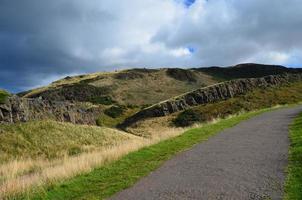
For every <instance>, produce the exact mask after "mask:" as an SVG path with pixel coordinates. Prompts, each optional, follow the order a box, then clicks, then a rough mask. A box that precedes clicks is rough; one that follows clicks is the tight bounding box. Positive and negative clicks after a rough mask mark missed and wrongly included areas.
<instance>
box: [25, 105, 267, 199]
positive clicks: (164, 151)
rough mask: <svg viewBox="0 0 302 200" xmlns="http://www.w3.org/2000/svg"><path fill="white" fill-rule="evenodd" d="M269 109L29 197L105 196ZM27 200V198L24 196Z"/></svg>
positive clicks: (191, 132) (193, 133)
mask: <svg viewBox="0 0 302 200" xmlns="http://www.w3.org/2000/svg"><path fill="white" fill-rule="evenodd" d="M265 111H267V109H266V110H261V111H257V112H250V113H245V114H242V115H239V116H236V117H233V118H229V119H224V120H221V121H219V122H218V123H215V124H206V125H204V126H203V127H200V128H194V129H191V130H188V131H186V132H185V133H184V134H182V135H180V136H178V137H175V138H172V139H169V140H165V141H163V142H160V143H158V144H155V145H152V146H150V147H146V148H143V149H141V150H139V151H136V152H133V153H130V154H128V155H126V156H124V157H123V158H122V159H120V160H118V161H116V162H114V163H111V164H107V165H105V166H103V167H101V168H97V169H95V170H93V171H92V172H90V173H87V174H82V175H80V176H76V177H74V178H72V179H69V180H66V181H63V182H60V183H57V184H54V185H51V186H49V187H47V188H46V189H44V190H43V191H41V190H40V191H39V192H37V193H35V194H31V195H34V196H31V197H30V198H29V197H28V199H56V200H60V199H64V200H65V199H81V200H82V199H104V198H107V197H110V196H111V195H113V194H115V193H116V192H118V191H121V190H123V189H125V188H128V187H130V186H132V185H133V184H134V183H135V182H136V181H138V180H139V179H140V178H142V177H144V176H146V175H148V174H149V173H150V172H151V171H153V170H155V169H156V168H158V167H159V166H160V165H161V164H162V163H163V162H164V161H166V160H168V159H170V158H171V157H172V156H174V155H175V154H177V153H179V152H181V151H184V150H186V149H188V148H191V147H192V146H193V145H195V144H197V143H200V142H203V141H205V140H207V139H208V138H209V137H211V136H213V135H215V134H217V133H219V132H220V131H222V130H224V129H226V128H230V127H233V126H235V125H237V124H238V123H239V122H241V121H243V120H246V119H249V118H251V117H253V116H255V115H257V114H260V113H263V112H265ZM23 199H26V198H23Z"/></svg>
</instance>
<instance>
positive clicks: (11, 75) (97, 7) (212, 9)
mask: <svg viewBox="0 0 302 200" xmlns="http://www.w3.org/2000/svg"><path fill="white" fill-rule="evenodd" d="M301 10H302V2H301V1H299V0H291V1H284V0H275V1H267V0H246V1H240V0H215V1H206V0H196V1H191V0H190V1H187V0H186V1H184V0H165V1H162V0H131V1H121V0H111V1H103V0H89V1H83V0H53V1H41V0H26V1H16V0H1V1H0V87H4V88H7V89H9V90H11V91H20V90H24V89H28V88H31V87H34V86H38V85H41V84H47V83H49V82H51V81H52V80H55V79H57V78H59V77H62V76H66V75H70V74H79V73H89V72H94V71H104V70H106V71H109V70H113V69H118V68H123V67H129V66H130V67H132V66H136V67H150V66H153V67H160V66H171V67H172V66H205V65H229V64H234V63H238V62H245V61H251V62H266V63H275V64H289V65H299V64H301V57H302V56H301V55H302V53H301V50H302V41H301V40H300V36H301V34H302V20H301V19H302V14H301Z"/></svg>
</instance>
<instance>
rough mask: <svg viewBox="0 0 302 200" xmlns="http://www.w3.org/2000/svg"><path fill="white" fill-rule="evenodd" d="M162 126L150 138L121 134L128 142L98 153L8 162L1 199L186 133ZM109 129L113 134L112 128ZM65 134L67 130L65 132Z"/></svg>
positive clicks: (0, 170) (3, 170) (0, 183)
mask: <svg viewBox="0 0 302 200" xmlns="http://www.w3.org/2000/svg"><path fill="white" fill-rule="evenodd" d="M37 123H38V122H37ZM52 123H53V122H52ZM59 124H61V125H64V124H62V123H59ZM31 126H32V125H31ZM67 126H70V125H67ZM157 126H158V125H157ZM158 127H159V128H158V129H156V130H157V133H156V134H152V135H149V137H137V136H134V135H131V134H127V133H123V132H120V131H118V132H120V133H119V134H121V135H123V136H122V137H123V138H124V139H125V135H127V136H128V139H126V140H124V141H118V142H117V141H115V142H112V144H111V145H106V146H104V147H99V148H98V149H97V150H94V151H89V152H82V153H81V154H78V155H75V156H68V155H67V154H65V156H64V157H59V158H55V159H42V158H38V157H36V158H35V159H32V158H25V159H16V160H11V161H9V162H6V163H4V164H2V165H0V176H1V179H0V199H4V198H8V199H9V198H12V197H13V196H16V195H18V194H20V193H22V194H25V193H30V192H32V190H33V189H39V187H41V186H44V185H47V184H51V183H54V182H57V181H60V180H63V179H66V178H70V177H73V176H75V175H78V174H81V173H84V172H89V171H91V170H92V169H94V168H95V167H99V166H102V165H104V164H106V163H109V162H112V161H115V160H117V159H119V158H120V157H121V156H123V155H126V154H128V153H129V152H133V151H136V150H138V149H140V148H142V147H146V146H149V145H152V144H155V143H158V142H160V141H163V140H166V139H168V138H172V137H175V136H178V135H180V134H181V133H182V132H184V130H185V129H181V128H170V127H162V128H161V127H160V126H158ZM153 128H154V127H153ZM106 130H108V131H111V130H112V129H106ZM64 131H66V130H65V129H64ZM111 134H114V132H111ZM111 139H112V138H111Z"/></svg>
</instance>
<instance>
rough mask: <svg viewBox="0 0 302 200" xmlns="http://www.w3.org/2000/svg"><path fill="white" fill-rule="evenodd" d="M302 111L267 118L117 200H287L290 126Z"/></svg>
mask: <svg viewBox="0 0 302 200" xmlns="http://www.w3.org/2000/svg"><path fill="white" fill-rule="evenodd" d="M301 111H302V107H297V108H290V109H281V110H277V111H273V112H268V113H264V114H262V115H259V116H257V117H254V118H252V119H250V120H247V121H245V122H242V123H240V124H239V125H237V126H236V127H233V128H230V129H227V130H225V131H223V132H222V133H220V134H218V135H216V136H214V137H212V138H211V139H209V140H208V141H206V142H204V143H201V144H198V145H196V146H194V147H193V148H192V149H190V150H188V151H185V152H182V153H180V154H178V155H177V156H175V157H174V158H173V159H171V160H169V161H167V162H165V163H164V165H163V166H161V167H160V168H159V169H157V170H156V171H154V172H153V173H151V174H150V175H149V176H147V177H145V178H142V179H141V180H140V181H139V182H138V183H137V184H135V185H134V186H133V187H131V188H129V189H127V190H124V191H122V192H120V193H118V194H117V195H115V196H114V197H113V198H112V199H120V200H127V199H128V200H144V199H146V200H149V199H152V200H160V199H171V200H172V199H173V200H177V199H181V200H184V199H204V200H209V199H223V200H231V199H232V200H233V199H238V200H245V199H267V197H270V198H268V199H282V193H283V192H282V185H283V183H284V179H285V174H284V169H285V167H286V165H287V158H288V147H289V139H288V125H289V124H290V123H291V122H292V120H293V118H294V117H295V116H296V115H297V114H298V113H299V112H301Z"/></svg>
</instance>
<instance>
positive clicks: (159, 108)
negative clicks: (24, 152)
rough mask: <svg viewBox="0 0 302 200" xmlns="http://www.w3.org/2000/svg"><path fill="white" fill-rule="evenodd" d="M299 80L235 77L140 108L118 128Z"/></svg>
mask: <svg viewBox="0 0 302 200" xmlns="http://www.w3.org/2000/svg"><path fill="white" fill-rule="evenodd" d="M301 80H302V74H282V75H271V76H265V77H262V78H249V79H237V80H232V81H227V82H223V83H219V84H215V85H212V86H208V87H205V88H200V89H197V90H194V91H191V92H188V93H185V94H183V95H180V96H178V97H175V98H172V99H168V100H166V101H163V102H161V103H158V104H156V105H153V106H151V107H148V108H146V109H144V110H141V111H139V112H138V113H136V114H134V115H133V116H131V117H129V118H127V119H126V120H125V121H124V122H123V123H122V124H121V125H120V128H126V127H128V126H131V125H132V124H135V123H136V122H138V121H140V120H143V119H147V118H151V117H161V116H166V115H169V114H172V113H175V112H178V111H182V110H185V109H187V108H189V107H191V106H196V105H202V104H207V103H211V102H217V101H221V100H226V99H229V98H232V97H235V96H238V95H241V94H246V93H247V92H250V91H252V90H254V89H256V88H267V87H273V86H279V85H283V84H287V83H290V82H295V81H301Z"/></svg>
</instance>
